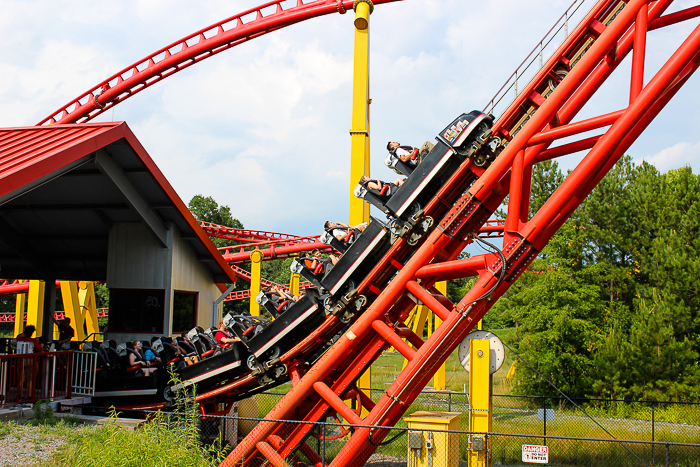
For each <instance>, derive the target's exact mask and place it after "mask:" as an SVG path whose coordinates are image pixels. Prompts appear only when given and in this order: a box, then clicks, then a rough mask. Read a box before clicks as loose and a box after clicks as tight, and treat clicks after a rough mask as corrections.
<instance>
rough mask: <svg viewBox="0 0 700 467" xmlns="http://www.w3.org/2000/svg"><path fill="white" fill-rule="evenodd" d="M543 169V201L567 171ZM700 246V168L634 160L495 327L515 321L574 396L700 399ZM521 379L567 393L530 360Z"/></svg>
mask: <svg viewBox="0 0 700 467" xmlns="http://www.w3.org/2000/svg"><path fill="white" fill-rule="evenodd" d="M540 165H542V164H538V166H540ZM538 166H536V167H535V170H534V171H533V203H532V206H531V208H532V209H533V210H536V209H538V208H539V207H540V206H541V203H543V202H544V201H545V200H546V199H547V198H548V196H549V194H550V193H551V192H552V190H553V188H554V187H555V186H556V185H557V184H558V183H559V182H560V180H561V174H560V173H558V169H557V168H556V165H550V166H548V167H542V168H541V169H540V168H538ZM699 251H700V179H699V178H698V176H696V175H693V173H692V171H691V169H690V168H688V167H686V168H682V169H678V170H673V171H669V172H668V173H666V174H660V173H659V172H658V171H657V170H656V169H655V168H654V167H653V166H651V165H649V164H646V163H643V164H641V165H639V166H636V165H635V164H633V163H632V161H631V158H629V157H624V158H622V160H620V161H619V162H618V164H616V165H615V167H614V168H613V169H612V170H611V171H610V173H609V174H608V175H607V176H606V177H605V178H604V179H603V180H602V181H601V183H600V184H599V185H598V186H597V187H596V188H595V189H594V190H593V191H592V193H591V194H590V196H589V197H588V198H587V199H586V200H585V201H584V202H583V204H582V205H581V206H580V207H579V209H578V210H577V211H576V212H575V213H574V215H573V216H572V217H571V218H570V219H569V220H568V221H567V222H566V223H565V224H564V225H563V226H562V227H561V229H560V230H559V232H557V234H555V236H554V237H553V238H552V239H551V241H550V242H549V244H548V245H547V246H546V247H545V249H544V250H543V251H542V252H541V254H540V255H539V257H538V258H537V259H536V260H535V261H534V262H533V264H532V267H531V271H537V272H539V274H535V273H534V272H526V273H525V274H523V276H522V277H521V278H520V280H519V281H518V282H517V283H516V284H514V285H513V286H512V287H511V288H510V290H509V291H508V292H507V293H506V294H505V295H504V296H503V297H502V298H501V299H500V300H499V301H498V302H497V303H496V304H495V305H494V307H493V309H492V310H491V311H490V312H489V314H487V316H486V323H487V326H491V327H495V326H511V325H513V324H515V325H516V326H517V328H518V339H517V345H518V348H519V350H518V351H519V352H520V353H521V354H522V356H523V358H525V359H526V360H527V361H528V362H530V363H531V364H533V365H534V366H535V367H536V369H537V371H538V372H540V373H542V375H543V376H545V377H546V378H547V379H550V380H551V381H552V382H553V383H554V384H556V385H557V386H558V387H559V388H560V389H562V390H563V391H564V392H565V393H567V394H568V395H572V396H586V395H588V396H594V397H603V398H633V399H660V400H668V399H674V400H700V384H699V383H700V368H699V367H698V363H697V362H698V358H699V357H700V315H699V313H698V311H699V310H700V293H699V291H698V284H700V257H699V256H698V252H699ZM516 378H517V380H518V386H517V390H518V392H521V393H527V394H545V395H548V394H554V392H555V391H554V389H553V388H551V386H549V384H547V383H546V382H545V381H544V380H543V379H542V378H541V377H540V376H538V375H537V374H536V373H534V372H533V371H531V370H530V369H528V368H527V367H526V366H525V365H519V366H518V372H517V373H516Z"/></svg>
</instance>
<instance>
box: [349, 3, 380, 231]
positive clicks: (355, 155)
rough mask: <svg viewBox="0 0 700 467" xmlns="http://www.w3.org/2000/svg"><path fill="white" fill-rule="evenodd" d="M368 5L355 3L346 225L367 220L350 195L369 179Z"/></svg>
mask: <svg viewBox="0 0 700 467" xmlns="http://www.w3.org/2000/svg"><path fill="white" fill-rule="evenodd" d="M373 9H374V6H373V5H372V2H371V1H369V0H362V1H356V2H355V59H354V68H353V79H352V83H353V84H352V128H351V129H350V215H349V221H350V225H357V224H361V223H363V222H367V221H368V220H369V205H368V204H367V203H365V201H364V200H362V199H359V198H356V197H355V195H354V194H353V191H354V190H355V186H356V185H357V183H358V182H359V180H360V177H362V176H363V175H369V103H370V99H369V15H370V13H371V10H373Z"/></svg>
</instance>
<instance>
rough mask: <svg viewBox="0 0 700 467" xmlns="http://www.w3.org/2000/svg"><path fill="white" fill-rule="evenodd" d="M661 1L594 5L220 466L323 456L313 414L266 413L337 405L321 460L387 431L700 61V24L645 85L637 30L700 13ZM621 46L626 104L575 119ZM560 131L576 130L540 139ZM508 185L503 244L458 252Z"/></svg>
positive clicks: (359, 457) (342, 460) (609, 0)
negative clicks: (371, 376) (346, 320)
mask: <svg viewBox="0 0 700 467" xmlns="http://www.w3.org/2000/svg"><path fill="white" fill-rule="evenodd" d="M671 3H672V0H658V1H655V2H645V1H643V0H631V1H629V2H621V1H619V0H601V1H599V2H598V3H597V4H596V5H595V6H594V7H593V9H592V10H591V11H590V12H589V13H588V14H587V15H586V17H585V18H584V19H583V20H582V22H581V23H580V24H579V26H578V27H577V28H576V29H575V30H574V31H573V32H572V34H571V35H570V36H569V37H568V38H567V39H566V40H565V41H564V43H563V44H562V45H561V46H560V48H559V49H558V50H557V51H556V52H555V54H554V55H553V56H552V57H551V58H550V59H549V60H548V61H547V63H546V64H544V66H543V67H542V69H541V70H540V71H539V73H537V75H536V76H535V77H534V78H533V79H532V81H531V82H530V83H529V84H528V86H527V87H526V88H525V89H524V90H523V91H521V93H520V95H519V96H518V99H516V101H515V102H513V104H512V105H511V106H510V107H509V108H508V109H507V110H506V112H505V113H504V114H503V115H502V116H501V117H500V118H499V119H498V121H497V122H496V123H495V125H494V127H493V129H492V133H491V141H492V142H493V143H494V144H498V145H499V146H500V148H501V150H500V153H498V155H497V157H495V160H493V162H492V163H491V164H490V166H489V167H488V168H487V169H486V171H483V169H481V168H479V167H474V164H473V163H472V160H471V159H469V160H467V161H466V162H465V163H463V164H462V167H461V168H460V170H459V171H458V172H457V173H456V174H455V175H454V176H453V177H452V178H451V179H450V180H449V181H448V182H447V183H446V184H445V185H444V186H443V187H442V188H441V189H440V191H439V192H438V194H437V195H436V198H440V202H446V203H447V204H449V205H451V206H452V207H451V209H450V210H449V212H447V213H446V214H443V215H442V216H440V220H439V223H438V226H437V227H436V228H434V229H433V230H432V232H431V233H430V234H429V236H428V238H427V239H424V241H422V242H420V244H419V246H418V247H417V249H416V251H415V252H414V253H413V255H412V256H410V257H409V258H408V259H406V258H405V257H403V258H402V257H397V258H392V255H394V254H397V252H398V250H399V248H400V246H401V245H400V243H401V240H399V241H398V242H397V243H396V244H395V245H394V246H393V247H392V249H390V250H389V252H388V253H387V254H386V256H385V258H384V259H383V260H382V261H380V264H379V265H377V266H376V267H375V270H373V271H372V272H371V273H369V274H368V276H367V278H366V279H365V282H368V281H369V282H370V283H371V282H372V281H377V283H375V284H374V285H375V288H376V289H377V290H380V293H379V295H378V297H377V298H376V299H375V300H374V301H373V302H372V303H371V304H370V305H369V306H368V308H367V309H365V310H364V311H363V313H362V314H361V315H360V316H359V318H357V321H355V322H354V324H353V325H352V326H351V327H350V329H349V330H348V331H347V332H346V333H345V334H344V335H343V337H341V338H340V340H339V341H338V342H336V343H335V344H334V345H333V347H331V349H329V350H328V351H327V352H326V353H325V354H324V355H323V356H322V357H321V359H320V360H319V361H317V362H316V364H315V365H314V366H313V368H312V369H311V370H310V371H308V372H306V373H305V374H303V376H302V377H301V378H300V379H299V380H298V381H296V383H295V384H294V386H293V387H292V389H291V390H290V391H289V392H288V393H287V394H286V395H285V397H284V398H283V399H282V400H281V401H280V402H279V403H278V404H277V406H276V407H275V408H273V409H272V411H270V413H269V414H268V415H267V417H266V419H267V420H269V421H268V422H266V423H260V424H258V425H257V426H256V427H255V429H254V430H253V431H252V432H251V433H250V434H249V435H248V436H247V437H246V438H245V439H244V440H243V442H242V443H240V444H239V445H238V446H237V447H236V448H235V449H234V451H233V452H232V453H231V454H230V455H229V456H228V458H227V459H226V461H225V462H224V463H223V464H222V465H223V466H230V465H234V464H235V465H238V464H246V465H254V466H257V465H261V464H262V463H264V462H266V461H269V462H270V463H272V464H274V465H279V464H280V463H281V462H283V460H284V461H286V462H288V463H291V464H293V463H294V462H295V460H296V458H295V452H296V451H297V450H300V452H303V453H304V455H305V456H306V457H307V458H308V459H309V460H310V461H311V462H312V463H317V462H318V463H320V462H321V458H320V456H318V455H314V452H313V449H311V447H310V446H309V445H308V444H307V439H308V434H309V430H310V429H311V428H310V425H307V424H299V423H295V422H275V421H274V420H300V421H305V422H315V421H320V420H325V418H326V417H327V416H328V415H330V414H333V413H335V412H336V411H338V412H339V413H342V414H343V415H344V416H345V417H346V422H347V423H349V424H350V425H354V430H353V431H352V434H351V435H350V437H349V439H348V441H347V442H346V444H345V445H344V447H343V448H342V449H341V450H340V452H338V453H337V455H336V457H335V458H334V459H333V461H332V462H331V466H341V465H352V466H356V465H357V466H359V465H363V464H364V463H365V462H366V461H367V459H368V458H369V456H370V455H371V454H372V453H373V452H374V450H375V448H376V446H377V445H378V444H379V443H380V442H382V440H383V439H384V438H385V437H386V436H387V434H388V430H386V429H381V428H375V427H379V426H393V425H394V424H395V423H396V422H397V421H398V420H399V419H400V417H401V416H402V415H403V414H404V413H405V411H406V410H407V408H408V407H410V405H411V403H412V402H413V400H414V399H415V398H416V396H417V395H418V394H419V393H420V391H421V390H422V389H423V388H424V387H425V385H426V384H427V383H428V381H429V380H430V378H431V377H432V376H433V374H434V373H435V372H436V371H437V369H438V368H439V366H440V365H441V364H442V363H443V362H444V361H445V360H446V359H447V357H448V356H449V355H450V353H451V352H452V351H453V350H454V348H455V347H456V346H457V345H458V344H459V342H460V341H461V340H462V339H463V338H464V337H465V336H466V335H467V334H468V333H469V332H470V331H471V329H473V327H474V326H475V324H476V323H477V322H478V321H479V320H480V319H481V318H482V317H483V315H484V314H485V313H486V312H487V311H488V310H489V309H490V307H491V306H492V305H493V303H494V302H495V300H496V299H498V298H499V297H500V296H501V295H502V294H503V293H504V292H505V291H506V290H507V289H508V288H509V287H510V285H511V284H512V283H513V282H515V281H516V280H517V279H518V278H519V276H520V275H521V274H522V273H523V271H525V270H526V269H527V267H528V266H529V264H530V263H531V262H532V260H533V259H534V258H535V257H536V256H537V254H538V252H539V251H541V250H542V248H543V247H544V246H545V245H546V244H547V242H548V241H549V239H550V238H551V237H552V235H554V233H555V232H556V231H557V229H558V228H559V227H560V226H561V224H562V223H563V222H564V221H565V220H566V219H567V218H568V217H569V216H570V215H571V213H572V212H573V211H574V210H575V209H576V207H577V206H579V204H580V203H581V201H582V200H583V199H584V198H585V197H586V196H587V195H588V194H589V193H590V191H591V190H592V189H593V188H594V187H595V186H596V184H597V183H598V182H599V181H600V180H601V179H602V177H603V176H604V175H605V174H606V173H607V171H608V170H609V169H610V168H611V167H612V166H613V165H614V164H615V162H616V161H617V160H618V159H619V158H620V157H621V155H622V154H623V153H624V151H626V150H627V149H628V148H629V147H630V145H631V144H632V142H633V141H635V139H636V138H637V137H638V136H639V134H640V133H641V132H642V131H643V130H644V129H645V128H646V127H647V126H648V125H649V123H650V122H651V121H652V120H653V119H654V118H655V117H656V115H657V114H658V113H659V112H660V110H661V109H662V108H663V107H664V106H665V105H666V104H667V103H668V101H669V100H670V99H671V97H672V96H673V95H675V94H676V92H677V91H678V90H679V89H680V88H681V87H682V86H683V84H685V83H686V82H687V80H688V79H689V77H690V76H691V75H692V74H693V73H694V72H695V70H696V69H697V67H698V66H699V65H700V26H699V27H696V28H695V30H694V31H693V32H692V33H691V34H690V36H688V38H687V39H686V40H685V41H684V42H683V44H682V45H681V46H680V47H679V48H678V49H677V50H676V51H675V53H673V55H672V56H671V58H670V59H669V60H668V61H667V62H666V64H664V66H662V67H661V69H660V70H659V71H658V72H657V73H656V75H655V76H653V77H652V78H651V80H650V81H649V82H648V84H647V85H646V86H644V85H643V83H644V71H645V61H644V52H645V47H646V39H647V31H649V30H653V29H657V28H661V27H667V26H670V25H672V24H675V23H677V22H680V21H685V20H688V19H690V18H695V17H697V16H698V15H700V8H698V7H695V8H690V9H687V10H684V11H681V12H678V13H674V14H670V15H667V16H662V15H663V13H664V11H665V10H666V9H667V8H668V6H669V5H670V4H671ZM630 52H633V57H632V67H631V70H632V72H631V77H630V88H629V97H630V99H629V101H630V103H629V106H628V107H626V108H624V109H621V110H616V111H612V112H610V113H607V114H604V115H600V116H598V117H593V118H589V119H586V120H583V121H579V122H575V123H573V119H574V117H575V116H576V114H577V113H578V112H579V110H580V109H581V108H582V107H583V106H584V105H585V103H586V102H588V101H589V99H590V98H591V97H592V96H593V95H594V94H595V93H596V92H597V90H598V89H599V87H600V86H601V85H602V83H603V82H604V81H605V80H606V79H607V78H608V77H609V76H610V74H611V73H612V72H613V71H614V70H615V69H616V68H617V66H618V65H619V64H620V63H621V62H622V60H624V59H625V57H626V56H627V55H628V54H629V53H630ZM613 110H614V109H613ZM594 129H602V130H601V131H600V133H599V135H598V136H595V137H592V138H591V137H588V138H583V139H582V137H581V136H579V135H581V134H582V133H584V132H586V131H590V130H594ZM564 137H578V138H579V139H578V140H577V141H574V142H572V143H567V144H564V145H561V146H558V147H555V148H550V146H551V145H552V143H554V142H555V141H558V140H560V139H561V138H564ZM579 151H586V155H585V156H584V157H583V159H582V160H581V162H580V163H579V164H578V166H577V167H576V168H575V169H574V170H573V172H571V173H570V174H569V175H568V177H567V178H566V180H565V181H564V182H563V183H562V185H561V186H560V187H559V188H558V189H557V190H556V191H555V193H554V194H553V195H552V196H551V197H550V198H549V200H547V202H546V203H545V204H544V205H543V206H542V207H541V208H540V209H539V210H538V212H537V213H535V215H534V216H533V217H532V218H529V215H528V212H529V201H530V184H531V181H532V167H533V164H535V163H537V162H538V161H542V160H546V159H549V158H553V157H559V156H562V155H565V154H572V153H575V152H579ZM465 188H467V191H466V192H464V189H465ZM506 197H508V200H507V204H508V216H507V218H506V221H505V235H504V241H503V247H502V249H501V250H500V251H497V252H495V253H490V254H484V255H478V256H474V257H472V258H468V259H462V260H458V259H456V258H457V255H458V254H459V253H460V252H461V251H462V249H463V248H464V246H465V245H466V244H467V243H468V242H470V241H472V239H473V238H474V235H476V233H477V232H478V231H479V229H480V228H481V227H482V225H483V224H484V222H485V221H486V219H488V217H489V216H490V215H491V213H493V212H494V210H495V209H497V208H498V206H499V205H500V204H501V203H502V202H503V201H504V200H505V198H506ZM431 204H433V203H431ZM431 204H429V205H428V206H427V207H426V208H425V209H426V212H428V211H430V209H431V208H432V207H433V206H432V205H431ZM436 212H437V211H436ZM436 220H437V219H436ZM392 267H393V268H395V272H396V275H395V276H394V277H393V278H392V279H391V281H390V283H388V284H385V283H380V282H379V281H378V279H377V278H381V277H385V276H381V275H379V274H377V271H376V270H377V269H379V268H392ZM467 276H476V277H477V281H476V283H475V285H474V286H473V287H472V288H471V289H470V290H469V292H468V293H467V294H466V295H465V296H464V297H463V298H462V300H460V302H459V303H456V304H452V303H451V302H450V301H449V300H448V299H447V297H444V296H442V295H441V294H440V293H439V292H438V291H437V290H436V289H435V288H434V287H433V284H434V283H435V282H436V281H439V280H444V279H449V278H455V277H467ZM419 281H420V282H419ZM384 285H385V287H382V286H384ZM361 287H362V285H360V288H361ZM370 287H371V286H370ZM411 297H415V298H416V299H417V300H419V301H420V302H422V303H423V304H424V305H427V306H428V307H429V308H430V309H431V310H432V311H433V312H434V313H435V314H436V315H438V316H440V317H441V319H443V323H442V324H441V325H440V326H439V327H438V329H437V330H436V331H435V332H434V333H433V334H432V335H431V336H430V337H429V338H428V339H427V340H426V341H423V340H422V339H420V338H419V337H418V336H415V335H413V336H411V335H410V333H408V335H407V331H406V329H405V328H403V327H401V326H400V324H398V323H400V322H401V321H402V319H403V318H405V316H406V314H407V312H408V311H409V310H410V308H411V307H413V305H414V301H413V300H412V299H411ZM401 336H404V337H406V336H409V337H410V339H409V340H410V341H411V343H412V344H414V345H415V348H416V350H413V349H411V348H409V347H408V346H405V345H404V346H400V345H395V348H396V349H397V350H398V351H399V352H401V353H402V354H403V355H404V356H405V357H406V359H407V360H408V361H409V363H408V365H407V366H406V367H405V368H404V369H403V370H402V371H401V372H400V374H399V375H398V377H397V378H396V380H395V381H394V382H393V383H392V384H391V386H390V387H389V388H387V389H386V390H385V391H384V393H383V394H382V395H381V397H380V399H379V400H377V401H373V400H370V399H369V398H362V405H363V406H364V408H365V409H366V410H367V412H368V413H367V415H366V416H365V417H364V418H361V417H359V416H357V415H356V414H353V413H349V411H347V410H345V409H344V400H345V399H350V398H352V397H354V394H356V393H357V391H358V389H357V386H356V385H355V382H356V381H357V379H358V378H359V376H360V375H361V374H362V373H363V372H364V371H365V370H366V369H367V367H368V366H369V365H371V364H372V362H373V361H374V360H375V359H376V358H377V357H378V356H379V355H380V354H381V352H382V351H383V350H384V349H386V348H388V347H389V346H390V345H393V344H394V343H399V342H400V341H401ZM272 446H274V448H273V447H272ZM309 456H311V457H309Z"/></svg>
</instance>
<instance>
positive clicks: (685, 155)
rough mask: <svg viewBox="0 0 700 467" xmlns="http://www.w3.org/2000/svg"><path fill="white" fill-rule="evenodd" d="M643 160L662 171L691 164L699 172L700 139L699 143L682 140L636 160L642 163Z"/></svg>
mask: <svg viewBox="0 0 700 467" xmlns="http://www.w3.org/2000/svg"><path fill="white" fill-rule="evenodd" d="M642 161H646V162H648V163H650V164H653V165H655V166H656V168H657V169H659V171H660V172H668V171H669V170H673V169H678V168H680V167H684V166H690V167H693V168H695V172H696V173H697V172H698V169H697V168H698V167H700V141H698V142H697V143H689V142H686V141H684V142H680V143H677V144H674V145H673V146H670V147H668V148H666V149H663V150H661V151H659V152H657V153H656V154H652V155H650V156H646V157H642V158H640V159H637V160H635V162H636V163H641V162H642Z"/></svg>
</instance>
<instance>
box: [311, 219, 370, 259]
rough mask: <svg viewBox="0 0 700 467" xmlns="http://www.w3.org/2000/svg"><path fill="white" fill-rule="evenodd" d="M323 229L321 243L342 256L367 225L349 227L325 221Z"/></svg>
mask: <svg viewBox="0 0 700 467" xmlns="http://www.w3.org/2000/svg"><path fill="white" fill-rule="evenodd" d="M323 227H324V231H323V234H321V243H325V244H326V245H330V246H332V247H333V248H335V249H336V250H337V251H339V252H340V253H341V254H344V253H345V252H346V251H347V249H348V248H350V245H352V244H353V242H354V241H355V240H357V238H358V237H359V236H360V235H362V232H364V231H365V229H366V228H367V223H366V222H364V223H362V224H358V225H355V226H350V225H347V224H343V223H341V222H331V221H326V223H325V224H323Z"/></svg>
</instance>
